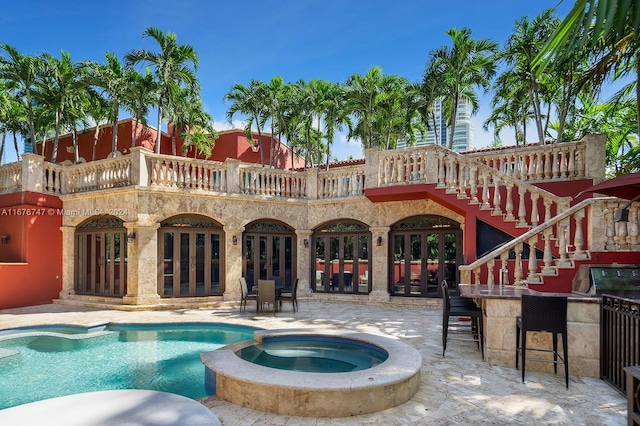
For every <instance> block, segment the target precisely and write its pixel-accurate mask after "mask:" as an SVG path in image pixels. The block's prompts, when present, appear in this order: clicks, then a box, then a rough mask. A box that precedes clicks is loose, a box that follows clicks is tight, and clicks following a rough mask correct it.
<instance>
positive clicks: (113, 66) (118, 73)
mask: <svg viewBox="0 0 640 426" xmlns="http://www.w3.org/2000/svg"><path fill="white" fill-rule="evenodd" d="M104 56H105V59H106V60H107V62H106V63H105V64H97V63H94V62H89V63H87V64H86V67H87V68H88V70H89V72H88V75H87V76H86V79H87V83H88V84H90V85H92V86H96V87H98V88H101V89H103V95H104V96H105V97H106V98H107V99H108V100H109V103H110V106H111V117H110V119H111V121H112V123H113V132H112V133H113V135H112V138H111V156H112V157H115V156H116V151H117V150H118V117H119V113H120V108H121V107H122V106H123V104H124V103H125V99H126V96H127V92H128V86H129V82H130V81H131V79H132V76H131V69H130V68H128V67H126V66H123V65H122V63H121V62H120V60H119V59H118V58H117V57H116V56H115V55H114V54H113V53H109V52H107V53H105V55H104Z"/></svg>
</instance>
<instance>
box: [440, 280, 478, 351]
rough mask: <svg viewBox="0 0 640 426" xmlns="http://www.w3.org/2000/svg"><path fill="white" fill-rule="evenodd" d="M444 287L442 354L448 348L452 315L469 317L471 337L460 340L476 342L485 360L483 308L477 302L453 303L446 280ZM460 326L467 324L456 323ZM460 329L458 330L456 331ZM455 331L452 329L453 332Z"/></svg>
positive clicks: (443, 283) (442, 286)
mask: <svg viewBox="0 0 640 426" xmlns="http://www.w3.org/2000/svg"><path fill="white" fill-rule="evenodd" d="M441 288H442V356H443V357H444V354H445V351H446V350H447V339H448V338H449V325H452V323H450V322H449V319H450V318H451V317H457V318H462V319H464V318H468V319H469V322H468V325H470V326H471V335H472V338H471V339H464V338H460V339H458V340H470V341H473V342H476V343H477V345H478V348H479V349H480V355H481V356H482V360H483V361H484V332H483V324H482V322H483V321H482V320H483V319H482V308H480V307H479V306H477V305H476V304H475V303H473V304H467V303H466V302H465V303H464V304H460V305H453V304H452V303H451V296H450V295H449V286H448V285H447V282H446V281H443V282H442V284H441ZM455 324H456V325H459V326H464V325H465V324H464V323H462V322H457V323H455ZM457 331H460V330H456V331H455V332H457ZM453 332H454V331H452V333H453Z"/></svg>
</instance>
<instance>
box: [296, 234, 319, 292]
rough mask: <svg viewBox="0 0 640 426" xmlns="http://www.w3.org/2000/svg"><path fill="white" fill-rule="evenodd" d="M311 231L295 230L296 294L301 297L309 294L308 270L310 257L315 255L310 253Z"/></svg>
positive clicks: (311, 248)
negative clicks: (296, 254)
mask: <svg viewBox="0 0 640 426" xmlns="http://www.w3.org/2000/svg"><path fill="white" fill-rule="evenodd" d="M312 234H313V231H311V230H309V229H298V230H296V235H297V237H298V238H297V240H298V244H297V251H298V264H297V265H296V268H297V270H298V276H297V277H293V278H294V279H295V278H298V279H299V281H298V295H299V296H302V297H307V296H311V281H310V273H311V272H310V271H311V270H312V269H313V268H312V266H311V261H312V259H314V258H315V255H312V250H313V247H312V244H311V235H312ZM292 284H293V283H292Z"/></svg>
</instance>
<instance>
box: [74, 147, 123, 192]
mask: <svg viewBox="0 0 640 426" xmlns="http://www.w3.org/2000/svg"><path fill="white" fill-rule="evenodd" d="M63 170H64V175H65V176H66V193H68V194H73V193H76V192H86V191H95V190H99V189H108V188H117V187H121V186H127V185H130V183H131V158H130V156H123V157H116V158H109V159H106V160H99V161H92V162H89V163H85V164H76V165H74V166H66V167H64V168H63Z"/></svg>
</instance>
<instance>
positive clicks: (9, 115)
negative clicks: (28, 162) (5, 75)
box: [0, 96, 29, 161]
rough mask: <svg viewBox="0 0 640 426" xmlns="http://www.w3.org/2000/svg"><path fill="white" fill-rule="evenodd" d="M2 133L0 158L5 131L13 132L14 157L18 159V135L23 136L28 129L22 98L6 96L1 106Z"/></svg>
mask: <svg viewBox="0 0 640 426" xmlns="http://www.w3.org/2000/svg"><path fill="white" fill-rule="evenodd" d="M2 115H3V117H2V122H3V135H2V149H1V150H0V159H2V154H3V152H4V141H5V135H6V133H11V134H13V148H14V149H15V152H16V159H17V160H18V161H20V152H19V150H18V135H20V136H21V137H25V136H26V135H27V134H28V132H29V130H28V128H27V122H28V120H27V108H26V105H25V104H24V101H23V99H21V98H20V97H19V96H18V97H15V96H14V97H11V96H8V97H7V99H6V103H5V105H4V108H3V114H2Z"/></svg>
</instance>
